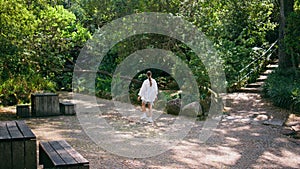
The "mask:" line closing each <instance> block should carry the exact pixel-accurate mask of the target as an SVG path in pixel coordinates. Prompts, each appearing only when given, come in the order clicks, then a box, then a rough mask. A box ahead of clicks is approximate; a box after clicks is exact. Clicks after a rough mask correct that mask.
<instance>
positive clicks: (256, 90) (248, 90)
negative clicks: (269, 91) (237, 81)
mask: <svg viewBox="0 0 300 169" xmlns="http://www.w3.org/2000/svg"><path fill="white" fill-rule="evenodd" d="M238 92H241V93H261V92H262V88H249V87H242V88H241V89H240V90H239V91H238Z"/></svg>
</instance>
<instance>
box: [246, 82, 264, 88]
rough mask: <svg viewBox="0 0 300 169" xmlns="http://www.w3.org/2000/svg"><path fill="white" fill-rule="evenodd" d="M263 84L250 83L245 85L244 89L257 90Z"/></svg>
mask: <svg viewBox="0 0 300 169" xmlns="http://www.w3.org/2000/svg"><path fill="white" fill-rule="evenodd" d="M264 83H265V82H263V81H261V82H255V83H250V84H247V85H246V88H259V87H261V86H262V85H263V84H264Z"/></svg>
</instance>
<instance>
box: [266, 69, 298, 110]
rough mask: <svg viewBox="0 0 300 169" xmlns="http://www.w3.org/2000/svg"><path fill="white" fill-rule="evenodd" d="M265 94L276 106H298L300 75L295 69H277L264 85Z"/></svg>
mask: <svg viewBox="0 0 300 169" xmlns="http://www.w3.org/2000/svg"><path fill="white" fill-rule="evenodd" d="M263 93H264V96H266V97H267V98H270V100H271V101H272V102H273V104H274V105H275V106H279V107H282V108H287V109H289V108H291V107H297V106H298V105H299V100H300V77H299V73H297V72H295V71H294V70H285V71H283V70H279V69H278V70H276V71H274V72H273V73H272V74H270V75H269V77H268V79H267V81H266V83H265V85H264V86H263Z"/></svg>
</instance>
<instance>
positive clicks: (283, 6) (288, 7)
mask: <svg viewBox="0 0 300 169" xmlns="http://www.w3.org/2000/svg"><path fill="white" fill-rule="evenodd" d="M279 1H280V25H279V54H278V58H279V68H281V69H288V68H292V67H293V62H292V57H291V56H290V55H288V54H287V53H286V51H285V50H286V49H285V43H284V36H285V28H286V18H287V17H288V15H289V14H290V13H291V12H293V10H294V0H279Z"/></svg>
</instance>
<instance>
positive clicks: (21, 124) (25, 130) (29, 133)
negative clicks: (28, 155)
mask: <svg viewBox="0 0 300 169" xmlns="http://www.w3.org/2000/svg"><path fill="white" fill-rule="evenodd" d="M16 123H17V125H18V127H19V129H20V131H21V132H22V133H23V136H24V138H28V139H30V138H31V139H34V138H36V137H35V135H34V134H33V132H32V131H31V130H30V128H29V127H28V126H27V125H26V123H25V121H23V120H22V121H16Z"/></svg>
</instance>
